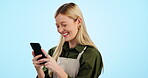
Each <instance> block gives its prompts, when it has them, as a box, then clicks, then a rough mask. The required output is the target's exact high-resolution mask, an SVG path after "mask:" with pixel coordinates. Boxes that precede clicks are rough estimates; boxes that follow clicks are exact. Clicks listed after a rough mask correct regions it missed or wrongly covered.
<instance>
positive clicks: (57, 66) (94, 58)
mask: <svg viewBox="0 0 148 78" xmlns="http://www.w3.org/2000/svg"><path fill="white" fill-rule="evenodd" d="M55 20H56V27H57V31H58V32H59V33H60V34H61V39H60V42H59V44H58V45H57V46H56V47H53V48H51V49H50V50H49V52H48V53H46V52H45V51H44V50H43V49H42V51H43V52H44V54H45V55H46V57H47V58H44V59H40V60H38V61H37V59H38V58H39V57H41V55H38V56H34V52H32V54H33V56H34V58H33V59H32V61H33V64H34V67H35V69H36V71H37V74H38V76H37V78H98V77H99V75H100V74H101V70H102V68H103V61H102V57H101V54H100V52H99V51H98V49H97V47H96V46H95V45H94V43H93V42H92V40H91V39H90V37H89V35H88V33H87V31H86V26H85V23H84V19H83V15H82V13H81V10H80V9H79V7H78V6H77V5H76V4H74V3H66V4H63V5H62V6H60V7H59V8H58V10H57V11H56V14H55ZM43 62H46V63H45V64H40V63H43ZM42 67H43V68H42Z"/></svg>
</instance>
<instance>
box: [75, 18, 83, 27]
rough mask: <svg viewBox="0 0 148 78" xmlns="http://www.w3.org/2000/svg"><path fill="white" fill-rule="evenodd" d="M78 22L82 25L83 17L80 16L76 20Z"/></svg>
mask: <svg viewBox="0 0 148 78" xmlns="http://www.w3.org/2000/svg"><path fill="white" fill-rule="evenodd" d="M76 23H77V25H78V26H80V25H81V23H82V19H81V18H80V17H78V18H77V20H76Z"/></svg>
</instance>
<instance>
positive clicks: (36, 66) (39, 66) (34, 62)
mask: <svg viewBox="0 0 148 78" xmlns="http://www.w3.org/2000/svg"><path fill="white" fill-rule="evenodd" d="M32 55H33V56H34V58H33V59H32V62H33V65H34V67H35V68H36V70H39V69H42V66H44V64H40V63H41V62H39V61H37V59H38V58H40V57H42V55H37V56H35V54H34V51H32Z"/></svg>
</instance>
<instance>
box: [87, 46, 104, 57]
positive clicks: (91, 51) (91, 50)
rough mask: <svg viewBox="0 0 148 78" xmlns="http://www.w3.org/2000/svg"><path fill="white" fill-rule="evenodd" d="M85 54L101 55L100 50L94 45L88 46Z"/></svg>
mask: <svg viewBox="0 0 148 78" xmlns="http://www.w3.org/2000/svg"><path fill="white" fill-rule="evenodd" d="M84 54H86V55H88V56H100V55H101V54H100V52H99V50H98V49H96V48H95V47H93V46H87V49H86V50H85V52H84Z"/></svg>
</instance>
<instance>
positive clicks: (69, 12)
mask: <svg viewBox="0 0 148 78" xmlns="http://www.w3.org/2000/svg"><path fill="white" fill-rule="evenodd" d="M58 14H64V15H66V16H68V17H70V18H72V19H73V20H77V18H81V19H82V22H81V25H80V28H79V30H78V33H77V35H76V41H77V43H78V44H81V45H89V46H93V47H95V48H96V49H97V47H96V46H95V44H94V43H93V42H92V40H91V39H90V37H89V35H88V33H87V31H86V26H85V22H84V18H83V15H82V12H81V10H80V8H79V7H78V6H77V5H76V4H75V3H65V4H63V5H62V6H60V7H59V8H58V10H57V11H56V13H55V18H56V17H57V16H58ZM64 42H65V40H64V37H63V36H61V38H60V42H59V44H58V45H57V47H56V49H55V51H54V54H53V56H52V57H53V58H54V59H55V60H57V59H58V57H59V56H60V54H61V52H62V46H63V44H64ZM48 73H49V76H52V72H51V71H50V70H49V71H48Z"/></svg>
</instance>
